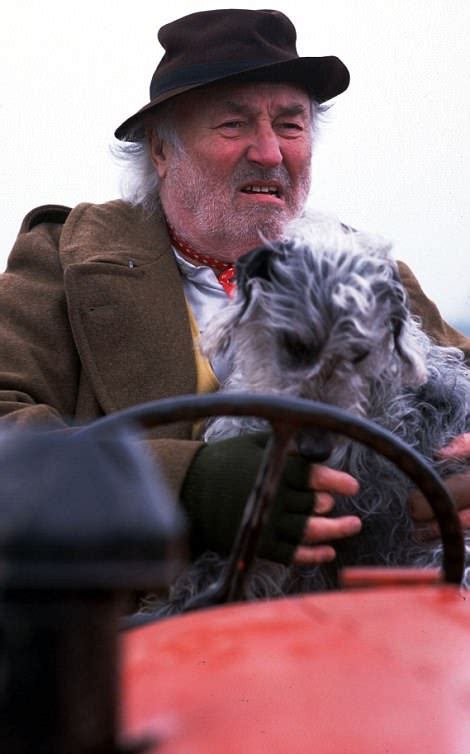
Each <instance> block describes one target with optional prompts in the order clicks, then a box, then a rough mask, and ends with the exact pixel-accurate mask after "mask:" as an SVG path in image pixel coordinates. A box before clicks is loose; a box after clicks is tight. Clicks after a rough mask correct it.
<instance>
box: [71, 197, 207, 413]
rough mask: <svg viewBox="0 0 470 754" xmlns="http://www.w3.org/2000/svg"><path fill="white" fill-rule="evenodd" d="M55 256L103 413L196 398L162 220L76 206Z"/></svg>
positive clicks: (118, 208)
mask: <svg viewBox="0 0 470 754" xmlns="http://www.w3.org/2000/svg"><path fill="white" fill-rule="evenodd" d="M60 255H61V261H62V264H63V266H64V270H65V288H66V296H67V305H68V309H69V319H70V322H71V326H72V330H73V334H74V338H75V342H76V346H77V349H78V352H79V354H80V358H81V361H82V364H83V368H84V369H85V371H86V373H87V375H88V377H89V380H90V381H91V384H92V386H93V389H94V391H95V394H96V397H97V399H98V401H99V403H100V405H101V407H102V409H103V411H104V413H110V412H112V411H117V410H119V409H122V408H126V407H127V406H130V405H135V404H138V403H144V402H147V401H150V400H153V399H157V398H164V397H168V396H174V395H181V394H185V393H193V392H195V391H196V371H195V363H194V357H193V341H192V336H191V331H190V326H189V321H188V316H187V311H186V304H185V299H184V295H183V287H182V285H181V280H180V275H179V272H178V268H177V265H176V263H175V260H174V257H173V254H172V252H171V248H170V243H169V239H168V235H167V232H166V226H165V223H164V221H163V219H162V217H161V215H157V216H152V218H149V217H145V216H144V215H143V213H142V212H141V210H140V209H137V208H132V207H130V206H128V205H126V204H124V203H123V202H120V201H116V202H110V203H108V204H104V205H79V206H78V207H77V208H76V209H75V210H73V211H72V213H71V215H70V216H69V218H68V220H67V222H66V224H65V226H64V229H63V233H62V238H61V248H60Z"/></svg>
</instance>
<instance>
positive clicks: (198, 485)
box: [181, 433, 361, 565]
mask: <svg viewBox="0 0 470 754" xmlns="http://www.w3.org/2000/svg"><path fill="white" fill-rule="evenodd" d="M267 437H268V436H267V435H266V434H264V433H258V434H248V435H242V436H240V437H233V438H230V439H228V440H222V441H220V442H214V443H209V444H207V445H204V446H202V447H201V449H200V450H199V451H198V453H197V454H196V456H195V458H194V460H193V463H192V465H191V467H190V469H189V470H188V473H187V476H186V479H185V481H184V484H183V488H182V491H181V499H182V503H183V506H184V508H185V509H186V512H187V514H188V517H189V520H190V524H191V545H192V551H193V556H194V557H196V556H197V555H198V554H199V553H201V552H204V551H205V550H213V551H215V552H218V553H220V554H221V555H224V554H227V553H228V552H229V551H230V549H231V546H232V544H233V540H234V538H235V534H236V531H237V529H238V526H239V523H240V519H241V515H242V511H243V509H244V506H245V503H246V500H247V496H248V493H249V492H250V490H251V488H252V487H253V483H254V479H255V477H256V474H257V471H258V468H259V465H260V463H261V459H262V458H263V455H264V448H265V446H266V441H267ZM358 487H359V486H358V483H357V482H356V480H355V479H353V477H351V476H349V474H346V473H344V472H341V471H335V470H333V469H329V468H327V467H325V466H319V465H312V464H309V463H308V462H307V461H305V460H304V459H303V458H301V457H300V456H298V455H289V456H288V458H287V460H286V465H285V468H284V473H283V476H282V478H281V480H280V484H279V488H278V491H277V495H276V498H275V500H274V503H273V506H272V510H271V513H270V516H269V519H268V521H267V523H266V525H265V527H264V529H263V532H262V534H261V538H260V543H259V549H258V554H259V555H260V557H263V558H268V559H269V560H274V561H277V562H279V563H284V564H286V565H287V564H289V563H292V562H295V563H299V564H300V563H301V564H319V563H324V562H328V561H330V560H332V559H333V558H334V557H335V551H334V549H333V546H332V545H331V544H330V542H332V541H334V540H338V539H343V538H344V537H348V536H352V535H353V534H357V532H358V531H359V530H360V529H361V521H360V519H359V518H357V517H356V516H342V517H339V518H330V517H329V516H328V514H329V513H330V512H331V510H332V508H333V506H334V498H333V495H335V494H338V495H354V494H355V493H356V492H357V491H358Z"/></svg>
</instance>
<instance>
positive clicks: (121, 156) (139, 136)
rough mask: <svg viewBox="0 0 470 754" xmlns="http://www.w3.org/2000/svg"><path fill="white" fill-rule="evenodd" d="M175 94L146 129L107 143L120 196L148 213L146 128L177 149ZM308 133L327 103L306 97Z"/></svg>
mask: <svg viewBox="0 0 470 754" xmlns="http://www.w3.org/2000/svg"><path fill="white" fill-rule="evenodd" d="M177 101H178V97H175V98H173V99H171V100H168V102H164V103H162V105H160V106H159V107H158V110H157V115H156V116H154V118H152V120H151V121H149V123H148V131H147V132H146V131H145V130H144V129H143V128H142V126H141V125H139V126H138V127H137V128H135V129H133V130H131V131H129V132H128V133H127V134H126V136H125V140H124V141H119V142H116V143H114V144H112V145H111V147H110V149H111V152H112V154H113V156H114V157H115V158H116V159H117V160H118V161H119V162H120V163H121V166H122V173H121V179H120V192H121V198H122V199H123V200H124V201H125V202H127V203H128V204H131V205H132V206H141V207H142V209H143V210H144V212H146V213H148V214H149V215H151V214H152V213H153V212H154V211H155V209H156V208H157V207H158V191H159V187H160V176H159V175H158V172H157V170H156V169H155V165H154V164H153V161H152V158H151V154H150V144H149V139H148V132H150V131H153V132H154V134H155V136H156V137H157V139H159V140H160V141H165V142H167V143H169V144H171V145H172V146H173V147H174V148H175V149H176V150H178V151H179V152H180V153H181V152H183V151H184V145H183V142H182V140H181V138H180V135H179V133H178V127H177V116H176V112H175V111H176V107H175V105H176V104H177ZM310 105H311V124H312V125H311V127H312V137H314V136H316V134H317V131H318V124H319V122H320V120H321V118H322V116H324V115H325V113H326V112H327V111H328V110H329V109H330V107H331V106H330V105H320V104H319V103H318V102H316V100H314V99H311V100H310Z"/></svg>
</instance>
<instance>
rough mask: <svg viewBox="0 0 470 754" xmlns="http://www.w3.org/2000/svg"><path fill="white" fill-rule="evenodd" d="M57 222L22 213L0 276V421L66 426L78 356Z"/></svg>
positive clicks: (59, 227)
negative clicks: (65, 286) (69, 311)
mask: <svg viewBox="0 0 470 754" xmlns="http://www.w3.org/2000/svg"><path fill="white" fill-rule="evenodd" d="M61 228H62V225H61V224H60V223H59V222H54V221H51V222H38V223H37V224H35V223H34V222H33V221H32V219H31V217H30V216H27V218H25V221H24V222H23V225H22V228H21V231H20V233H19V235H18V238H17V241H16V243H15V245H14V247H13V250H12V252H11V255H10V257H9V260H8V265H7V269H6V271H5V272H4V273H3V274H2V275H1V276H0V421H3V420H4V419H5V418H7V419H8V421H9V422H13V423H16V424H24V425H30V424H32V423H36V422H42V423H49V425H50V426H51V427H58V426H61V427H63V426H66V425H67V419H68V418H70V417H72V416H73V413H74V407H75V401H76V394H77V384H78V379H79V373H80V371H79V360H78V355H77V353H76V350H75V346H74V341H73V337H72V333H71V331H70V327H69V323H68V317H67V307H66V302H65V295H64V288H63V273H62V269H61V266H60V263H59V257H58V243H59V238H60V232H61Z"/></svg>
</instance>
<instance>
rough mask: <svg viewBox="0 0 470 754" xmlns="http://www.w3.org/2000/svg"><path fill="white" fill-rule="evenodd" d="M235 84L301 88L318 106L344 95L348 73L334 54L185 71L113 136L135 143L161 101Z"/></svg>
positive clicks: (142, 133)
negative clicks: (180, 79)
mask: <svg viewBox="0 0 470 754" xmlns="http://www.w3.org/2000/svg"><path fill="white" fill-rule="evenodd" d="M222 81H227V82H236V81H242V82H243V81H246V82H251V81H279V82H286V83H291V84H298V85H300V86H303V87H304V88H305V89H306V91H307V92H308V94H309V95H310V96H311V97H313V98H314V99H315V100H316V101H317V102H319V103H322V102H326V101H327V100H330V99H332V98H333V97H336V96H337V95H338V94H341V93H342V92H344V91H345V90H346V89H347V88H348V86H349V71H348V69H347V68H346V66H345V65H344V63H343V62H342V61H341V60H340V59H339V58H337V57H335V56H334V55H329V56H325V57H318V58H293V59H291V60H285V61H282V62H281V63H274V64H270V65H258V66H257V65H254V66H253V65H250V67H245V68H242V67H240V68H239V70H237V71H234V70H233V68H231V70H230V69H228V68H226V67H225V66H223V65H222V66H220V67H219V66H210V70H208V68H205V69H204V71H201V70H200V69H199V68H197V69H195V70H194V71H193V73H192V75H191V72H185V83H181V84H179V85H178V83H179V82H177V81H175V80H173V81H172V82H170V83H169V84H167V86H166V88H162V90H161V91H159V92H158V93H157V95H156V96H155V97H153V98H152V100H151V101H150V102H149V103H148V104H147V105H145V106H144V107H142V108H141V109H140V110H138V111H137V112H136V113H134V115H131V117H130V118H127V120H125V121H124V122H123V123H121V125H120V126H119V127H118V128H117V129H116V131H115V133H114V135H115V137H116V139H120V140H121V141H139V140H140V139H142V138H143V136H144V133H145V127H146V125H147V123H148V116H150V115H152V114H153V111H154V110H155V109H156V108H157V107H158V105H160V104H161V103H162V102H166V101H167V100H169V99H171V98H173V97H176V96H178V95H179V94H184V92H189V91H191V90H192V89H198V88H200V87H203V86H207V85H209V84H215V83H218V82H222Z"/></svg>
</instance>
